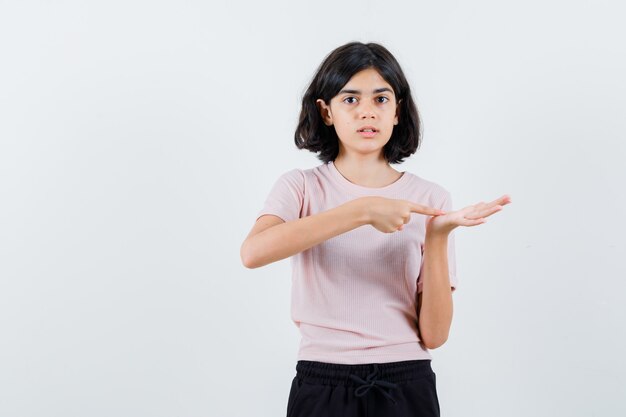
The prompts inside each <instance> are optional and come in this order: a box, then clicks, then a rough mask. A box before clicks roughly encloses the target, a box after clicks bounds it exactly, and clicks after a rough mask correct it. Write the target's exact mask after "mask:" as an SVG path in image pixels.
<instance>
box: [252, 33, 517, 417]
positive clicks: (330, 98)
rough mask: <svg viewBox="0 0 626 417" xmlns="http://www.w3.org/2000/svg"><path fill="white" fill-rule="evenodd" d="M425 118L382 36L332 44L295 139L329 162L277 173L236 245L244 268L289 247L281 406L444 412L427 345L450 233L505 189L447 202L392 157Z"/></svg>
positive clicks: (443, 288) (443, 299)
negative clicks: (295, 333)
mask: <svg viewBox="0 0 626 417" xmlns="http://www.w3.org/2000/svg"><path fill="white" fill-rule="evenodd" d="M420 128H421V125H420V119H419V116H418V111H417V108H416V105H415V102H414V101H413V98H412V96H411V90H410V88H409V85H408V83H407V80H406V78H405V76H404V74H403V72H402V70H401V68H400V65H399V64H398V62H397V61H396V59H395V58H394V56H393V55H392V54H391V53H390V52H389V51H388V50H387V49H385V48H384V47H383V46H381V45H379V44H376V43H368V44H363V43H360V42H350V43H348V44H346V45H343V46H340V47H339V48H337V49H335V50H334V51H332V52H331V53H330V54H329V55H328V56H327V57H326V58H325V60H324V61H323V62H322V64H321V65H320V67H319V68H318V70H317V73H316V74H315V76H314V78H313V80H312V82H311V84H310V86H309V87H308V89H307V91H306V93H305V95H304V97H303V99H302V111H301V114H300V120H299V124H298V127H297V129H296V132H295V143H296V146H297V147H298V148H300V149H303V148H304V149H308V150H309V151H311V152H315V153H317V154H318V158H319V159H320V160H321V161H322V162H323V164H321V165H319V166H317V167H315V168H311V169H304V170H302V169H292V170H290V171H288V172H285V173H284V174H282V175H281V176H280V177H279V178H278V180H277V181H276V182H275V184H274V186H273V188H272V189H271V191H270V193H269V196H268V197H267V200H266V201H265V205H264V206H263V209H262V210H261V211H260V212H259V213H258V217H257V221H256V224H255V225H254V226H253V228H252V230H251V231H250V234H249V235H248V237H247V238H246V240H245V241H244V242H243V244H242V246H241V259H242V262H243V264H244V265H245V266H246V267H248V268H258V267H260V266H263V265H267V264H269V263H272V262H275V261H278V260H280V259H284V258H287V257H292V258H291V259H292V267H293V276H292V300H291V303H292V304H291V316H292V320H293V321H294V323H295V324H296V326H297V327H298V328H299V330H300V333H301V335H302V339H301V343H300V348H299V352H298V360H297V364H296V375H295V377H294V378H293V381H292V384H291V391H290V394H289V400H288V404H287V417H305V416H307V417H308V416H311V417H313V416H318V417H329V416H341V417H343V416H346V417H347V416H351V417H353V416H354V417H357V416H439V413H440V411H439V400H438V397H437V391H436V383H435V373H434V372H433V370H432V368H431V365H430V362H431V359H432V356H431V355H430V352H429V349H436V348H438V347H439V346H441V345H442V344H443V343H445V341H446V339H447V338H448V332H449V329H450V325H451V322H452V292H453V291H454V290H455V288H456V286H457V284H458V282H457V278H456V267H455V265H456V262H455V251H454V248H455V246H454V235H453V233H452V232H453V230H454V229H455V228H456V227H458V226H468V227H471V226H476V225H479V224H482V223H484V222H485V221H486V220H485V219H486V217H488V216H490V215H492V214H493V213H496V212H497V211H500V210H501V209H502V207H503V206H504V205H506V204H508V203H510V201H511V200H510V198H509V196H507V195H504V196H502V197H500V198H498V199H496V200H494V201H492V202H490V203H484V202H480V203H478V204H475V205H471V206H468V207H465V208H463V209H461V210H453V209H452V200H451V197H450V193H449V192H448V191H447V190H446V189H445V188H444V187H442V186H440V185H438V184H436V183H434V182H432V181H428V180H426V179H424V178H422V177H420V176H417V175H415V174H412V173H410V172H407V171H403V172H398V171H396V170H395V169H393V168H392V167H391V166H390V164H397V163H400V162H403V160H404V158H406V157H408V156H410V155H412V154H413V153H415V152H416V150H417V148H418V147H419V145H420V142H421V132H420Z"/></svg>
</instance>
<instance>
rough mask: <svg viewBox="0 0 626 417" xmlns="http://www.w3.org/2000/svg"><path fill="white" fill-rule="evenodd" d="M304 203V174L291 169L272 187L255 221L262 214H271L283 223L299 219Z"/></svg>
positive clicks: (298, 170)
mask: <svg viewBox="0 0 626 417" xmlns="http://www.w3.org/2000/svg"><path fill="white" fill-rule="evenodd" d="M303 202H304V173H303V172H302V170H300V169H297V168H296V169H292V170H291V171H288V172H285V173H284V174H282V175H281V176H280V177H279V178H278V179H277V180H276V182H275V183H274V185H273V186H272V188H271V190H270V192H269V195H268V196H267V198H266V199H265V203H264V205H263V208H262V209H261V210H260V211H259V212H258V213H257V220H258V218H259V217H261V216H262V215H264V214H273V215H275V216H278V217H280V218H281V219H283V220H284V221H285V222H288V221H291V220H296V219H298V218H300V213H301V212H302V205H303Z"/></svg>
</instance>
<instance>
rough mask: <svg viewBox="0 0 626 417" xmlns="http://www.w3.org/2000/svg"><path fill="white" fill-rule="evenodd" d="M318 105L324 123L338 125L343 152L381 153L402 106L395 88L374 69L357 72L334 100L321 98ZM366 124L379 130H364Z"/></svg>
mask: <svg viewBox="0 0 626 417" xmlns="http://www.w3.org/2000/svg"><path fill="white" fill-rule="evenodd" d="M316 104H317V106H318V108H319V110H320V113H321V115H322V118H323V119H324V123H325V124H326V125H327V126H331V125H334V126H335V131H336V132H337V136H339V140H340V144H339V148H340V150H339V152H340V154H341V153H342V152H358V153H361V154H363V153H372V152H377V153H381V152H382V148H383V147H384V146H385V144H386V143H387V142H388V141H389V139H390V138H391V133H392V132H393V127H394V126H395V125H397V124H398V115H399V109H400V107H399V106H398V104H399V103H396V97H395V95H394V92H393V88H392V87H391V85H389V84H388V83H387V82H386V81H385V79H384V78H383V77H382V76H381V75H380V74H379V73H378V71H376V70H375V69H373V68H368V69H365V70H363V71H360V72H358V73H356V74H354V76H352V78H350V80H349V81H348V82H347V83H346V85H345V86H343V88H342V89H341V91H340V92H339V93H338V94H337V95H336V96H335V97H333V98H332V99H331V100H330V103H325V102H324V100H322V99H318V100H317V101H316ZM364 126H370V127H372V128H373V129H374V130H375V131H374V132H373V133H368V132H360V130H361V129H362V128H363V127H364Z"/></svg>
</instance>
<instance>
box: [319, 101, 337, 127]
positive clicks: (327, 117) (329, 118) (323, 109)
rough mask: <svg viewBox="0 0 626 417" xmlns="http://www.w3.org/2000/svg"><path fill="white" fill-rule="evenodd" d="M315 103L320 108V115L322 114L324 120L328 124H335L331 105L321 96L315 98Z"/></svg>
mask: <svg viewBox="0 0 626 417" xmlns="http://www.w3.org/2000/svg"><path fill="white" fill-rule="evenodd" d="M315 104H316V105H317V108H318V109H319V112H320V115H321V116H322V120H323V121H324V124H325V125H326V126H331V125H332V124H333V115H332V113H331V111H330V106H327V105H326V102H324V100H322V99H321V98H318V99H317V100H315Z"/></svg>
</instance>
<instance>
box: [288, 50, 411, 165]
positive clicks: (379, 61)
mask: <svg viewBox="0 0 626 417" xmlns="http://www.w3.org/2000/svg"><path fill="white" fill-rule="evenodd" d="M368 68H374V69H375V70H376V71H378V73H379V74H380V75H381V77H383V78H384V79H385V81H387V82H388V83H389V85H391V87H392V88H393V92H394V95H395V96H396V102H397V103H398V105H399V106H400V113H399V117H398V124H397V125H395V126H394V128H393V132H392V134H391V138H390V139H389V142H387V144H386V145H385V146H384V147H383V155H384V157H385V159H386V160H387V162H388V163H390V164H397V163H401V162H403V161H404V158H406V157H408V156H410V155H412V154H414V153H415V152H416V151H417V149H418V148H419V146H420V143H421V138H422V132H421V121H420V117H419V113H418V111H417V106H416V105H415V102H414V101H413V98H412V96H411V88H410V87H409V83H408V82H407V80H406V78H405V76H404V73H403V72H402V69H401V68H400V64H398V61H397V60H396V58H395V57H394V56H393V55H392V54H391V53H390V52H389V51H388V50H387V49H386V48H385V47H384V46H382V45H380V44H377V43H367V44H365V43H362V42H349V43H347V44H345V45H342V46H340V47H338V48H336V49H335V50H333V51H332V52H331V53H330V54H328V55H327V56H326V58H325V59H324V61H323V62H322V63H321V64H320V66H319V67H318V69H317V71H316V74H315V76H314V77H313V79H312V81H311V83H310V85H309V86H308V88H307V90H306V92H305V93H304V96H303V97H302V109H301V111H300V120H299V122H298V127H297V128H296V133H295V143H296V146H297V147H298V149H308V150H309V151H311V152H315V153H319V155H317V157H318V159H320V160H321V161H323V162H325V163H328V162H330V161H334V160H335V158H336V157H337V154H338V153H339V138H338V137H337V132H336V131H335V127H334V126H326V125H325V124H324V121H323V120H322V116H321V114H320V112H319V109H318V107H317V105H316V104H315V101H316V100H317V99H322V100H324V102H326V103H330V101H331V99H332V98H333V97H335V96H336V95H337V93H339V91H341V88H343V87H344V86H345V85H346V84H347V83H348V81H349V80H350V78H352V76H353V75H354V74H356V73H357V72H359V71H362V70H365V69H368Z"/></svg>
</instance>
